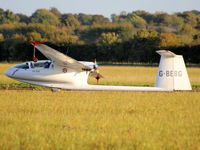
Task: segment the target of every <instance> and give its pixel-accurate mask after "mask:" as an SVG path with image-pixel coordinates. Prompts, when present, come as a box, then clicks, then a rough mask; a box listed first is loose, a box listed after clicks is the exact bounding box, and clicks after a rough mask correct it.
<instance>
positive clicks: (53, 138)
mask: <svg viewBox="0 0 200 150" xmlns="http://www.w3.org/2000/svg"><path fill="white" fill-rule="evenodd" d="M199 97H200V94H199V93H198V92H172V93H164V92H163V93H145V92H77V91H76V92H75V91H62V92H58V93H52V92H50V91H0V149H12V150H20V149H63V150H64V149H71V150H77V149H81V150H91V149H92V150H93V149H118V150H130V149H139V150H142V149H144V150H145V149H152V150H153V149H170V150H172V149H181V150H188V149H191V150H192V149H198V148H200V143H199V140H200V134H199V133H200V119H199V116H200V100H199Z"/></svg>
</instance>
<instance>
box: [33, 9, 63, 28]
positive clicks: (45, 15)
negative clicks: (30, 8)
mask: <svg viewBox="0 0 200 150" xmlns="http://www.w3.org/2000/svg"><path fill="white" fill-rule="evenodd" d="M31 22H32V23H41V24H44V25H58V24H59V23H60V22H59V19H58V17H57V16H56V15H54V14H53V13H51V12H50V11H48V10H47V9H38V10H36V12H35V13H33V15H32V16H31Z"/></svg>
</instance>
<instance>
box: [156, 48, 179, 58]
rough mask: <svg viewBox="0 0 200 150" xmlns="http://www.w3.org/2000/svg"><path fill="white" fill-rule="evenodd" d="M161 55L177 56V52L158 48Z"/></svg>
mask: <svg viewBox="0 0 200 150" xmlns="http://www.w3.org/2000/svg"><path fill="white" fill-rule="evenodd" d="M156 52H157V53H158V54H159V55H161V56H165V57H175V56H176V54H174V53H172V52H171V51H169V50H163V49H162V50H157V51H156Z"/></svg>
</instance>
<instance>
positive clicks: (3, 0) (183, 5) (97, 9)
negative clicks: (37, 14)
mask: <svg viewBox="0 0 200 150" xmlns="http://www.w3.org/2000/svg"><path fill="white" fill-rule="evenodd" d="M51 7H56V8H58V10H60V11H61V13H86V14H102V15H104V16H106V17H110V15H111V14H113V13H115V14H119V13H120V12H121V11H126V12H132V11H135V10H145V11H148V12H151V13H154V12H157V11H165V12H168V13H174V12H180V11H181V12H182V11H187V10H194V9H196V10H199V11H200V0H0V8H3V9H10V10H12V11H13V12H14V13H23V14H26V15H28V16H30V15H31V14H32V13H33V12H34V11H35V10H37V9H39V8H47V9H49V8H51Z"/></svg>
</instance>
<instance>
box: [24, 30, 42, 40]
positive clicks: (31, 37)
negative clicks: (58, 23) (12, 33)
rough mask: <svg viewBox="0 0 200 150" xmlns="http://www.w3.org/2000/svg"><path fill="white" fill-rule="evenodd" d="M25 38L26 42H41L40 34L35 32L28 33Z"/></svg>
mask: <svg viewBox="0 0 200 150" xmlns="http://www.w3.org/2000/svg"><path fill="white" fill-rule="evenodd" d="M26 37H27V40H28V41H42V37H41V35H40V33H37V32H28V33H27V34H26Z"/></svg>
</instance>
